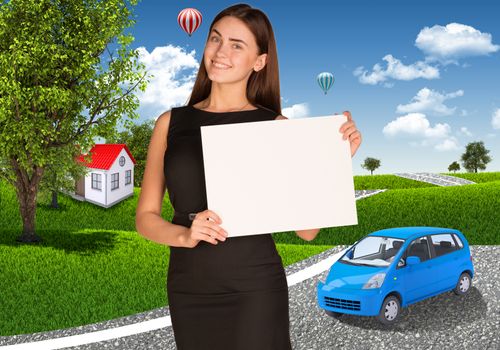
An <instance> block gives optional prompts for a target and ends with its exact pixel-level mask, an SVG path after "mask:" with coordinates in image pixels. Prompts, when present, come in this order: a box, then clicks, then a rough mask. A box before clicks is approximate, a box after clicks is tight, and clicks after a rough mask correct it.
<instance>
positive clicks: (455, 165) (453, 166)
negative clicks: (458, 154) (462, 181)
mask: <svg viewBox="0 0 500 350" xmlns="http://www.w3.org/2000/svg"><path fill="white" fill-rule="evenodd" d="M458 170H460V164H458V162H457V161H454V162H453V163H451V164H450V165H449V166H448V171H453V172H457V171H458Z"/></svg>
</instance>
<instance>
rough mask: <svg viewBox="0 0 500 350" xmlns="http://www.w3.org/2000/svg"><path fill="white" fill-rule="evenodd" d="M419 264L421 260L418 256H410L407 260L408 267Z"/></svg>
mask: <svg viewBox="0 0 500 350" xmlns="http://www.w3.org/2000/svg"><path fill="white" fill-rule="evenodd" d="M419 262H420V258H419V257H418V256H409V257H407V258H406V263H407V264H408V266H410V265H415V264H418V263H419Z"/></svg>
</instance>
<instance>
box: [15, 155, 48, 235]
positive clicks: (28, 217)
mask: <svg viewBox="0 0 500 350" xmlns="http://www.w3.org/2000/svg"><path fill="white" fill-rule="evenodd" d="M10 160H11V164H12V168H13V169H14V171H15V173H16V183H15V184H16V194H17V199H18V201H19V210H20V212H21V218H22V220H23V232H22V234H21V236H19V237H18V238H16V241H17V242H22V243H34V242H41V241H42V238H41V237H39V236H37V235H36V233H35V214H36V196H37V193H38V184H39V183H40V180H41V178H42V175H43V170H44V168H42V167H39V166H36V165H34V166H33V174H32V176H31V179H30V178H29V174H28V172H27V171H26V170H25V169H22V168H21V167H20V166H19V164H18V162H17V160H15V159H14V158H11V159H10Z"/></svg>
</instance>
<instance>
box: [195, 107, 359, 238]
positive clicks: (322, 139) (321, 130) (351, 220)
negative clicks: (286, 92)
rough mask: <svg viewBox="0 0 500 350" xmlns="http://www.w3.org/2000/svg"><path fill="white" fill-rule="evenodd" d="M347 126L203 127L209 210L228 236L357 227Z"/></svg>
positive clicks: (326, 122)
mask: <svg viewBox="0 0 500 350" xmlns="http://www.w3.org/2000/svg"><path fill="white" fill-rule="evenodd" d="M346 120H347V118H346V117H345V116H343V115H336V116H321V117H310V118H301V119H288V120H270V121H258V122H245V123H232V124H223V125H208V126H202V127H201V128H200V130H201V138H202V149H203V162H204V169H205V184H206V190H207V206H208V209H210V210H212V211H214V212H215V213H216V214H217V215H219V216H220V218H221V220H222V224H221V225H220V226H221V227H222V228H223V229H225V230H226V231H227V232H228V237H234V236H244V235H255V234H263V233H274V232H283V231H297V230H307V229H314V228H323V227H334V226H345V225H356V224H357V223H358V221H357V212H356V200H355V196H354V182H353V175H352V160H351V154H350V148H349V143H348V141H347V140H342V134H341V133H340V132H339V128H340V126H341V125H342V124H343V123H344V122H345V121H346Z"/></svg>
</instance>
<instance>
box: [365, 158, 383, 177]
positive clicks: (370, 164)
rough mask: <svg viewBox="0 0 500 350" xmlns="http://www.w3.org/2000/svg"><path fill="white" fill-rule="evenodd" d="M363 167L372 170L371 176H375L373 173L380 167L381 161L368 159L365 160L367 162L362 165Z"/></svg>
mask: <svg viewBox="0 0 500 350" xmlns="http://www.w3.org/2000/svg"><path fill="white" fill-rule="evenodd" d="M361 167H362V168H363V169H366V170H370V172H371V175H373V171H374V170H375V169H377V168H379V167H380V160H378V159H375V158H370V157H368V158H366V159H365V162H364V163H363V164H361Z"/></svg>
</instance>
